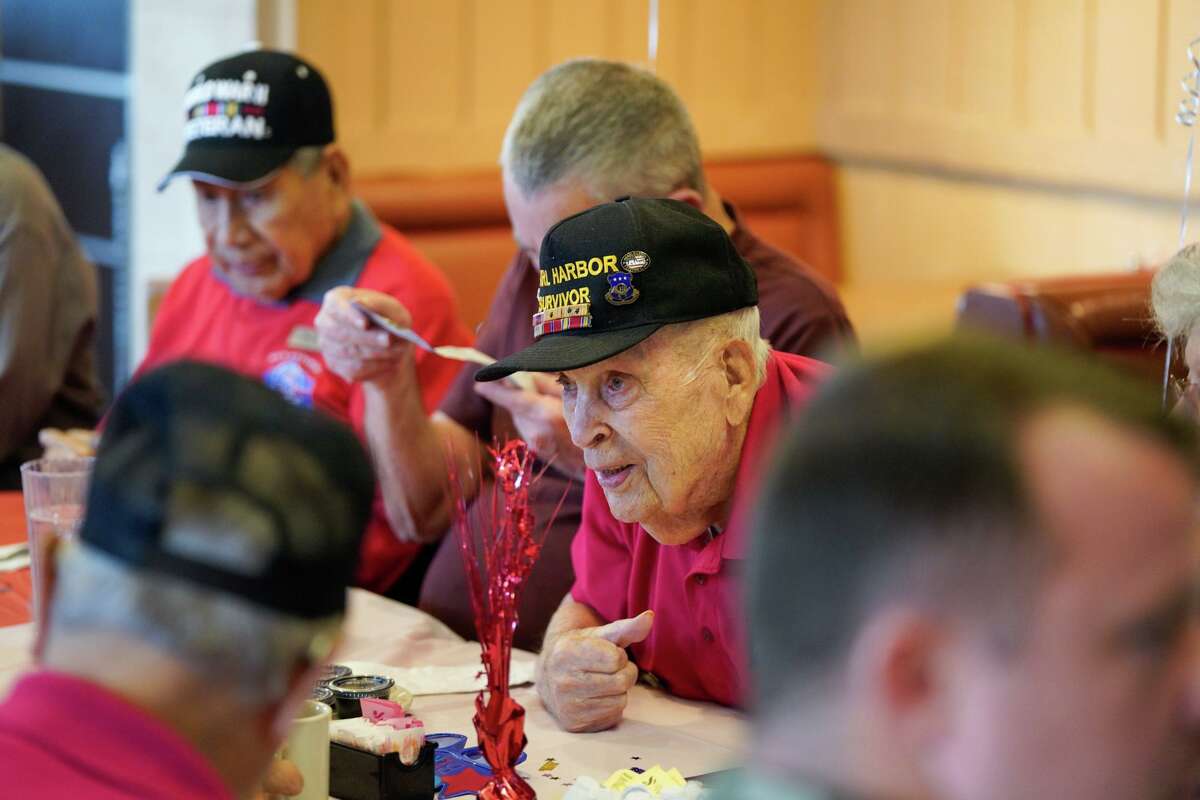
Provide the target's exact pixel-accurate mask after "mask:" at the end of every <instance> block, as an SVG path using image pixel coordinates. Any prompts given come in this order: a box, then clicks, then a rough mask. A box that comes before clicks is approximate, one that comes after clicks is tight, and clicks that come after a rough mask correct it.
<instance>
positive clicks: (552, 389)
mask: <svg viewBox="0 0 1200 800" xmlns="http://www.w3.org/2000/svg"><path fill="white" fill-rule="evenodd" d="M527 374H528V375H529V377H531V378H532V379H533V385H534V387H535V391H526V390H524V389H521V388H519V387H517V386H516V385H514V384H513V383H512V382H510V381H507V380H503V381H489V382H487V383H477V384H475V391H476V392H478V393H479V394H480V395H482V396H484V397H486V398H487V399H488V400H490V401H491V402H493V403H495V404H496V405H498V406H500V407H502V408H504V409H506V410H507V411H508V413H509V414H510V415H512V420H513V425H515V426H516V428H517V433H518V434H519V435H520V436H521V438H522V439H524V440H525V443H526V444H528V445H529V446H530V447H531V448H532V449H533V452H534V453H536V454H537V457H538V458H540V459H541V460H542V461H545V462H547V463H549V464H552V465H553V466H554V467H555V468H556V469H558V470H560V471H561V472H563V473H565V474H567V475H570V476H571V477H573V478H578V479H580V480H582V479H583V476H584V473H585V467H584V464H583V451H582V450H580V449H579V448H578V447H576V446H575V443H574V442H572V441H571V432H570V431H569V430H568V429H567V421H566V420H565V419H564V418H563V411H562V386H560V385H559V384H558V382H557V381H555V380H554V379H553V378H551V377H550V376H548V375H543V374H541V373H537V372H531V373H527Z"/></svg>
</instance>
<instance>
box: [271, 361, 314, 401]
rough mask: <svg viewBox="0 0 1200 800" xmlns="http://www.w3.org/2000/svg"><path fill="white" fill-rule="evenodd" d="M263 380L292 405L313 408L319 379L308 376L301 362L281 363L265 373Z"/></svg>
mask: <svg viewBox="0 0 1200 800" xmlns="http://www.w3.org/2000/svg"><path fill="white" fill-rule="evenodd" d="M262 380H263V384H264V385H265V386H266V387H267V388H268V389H272V390H274V391H276V392H279V394H281V395H282V396H283V399H284V400H287V401H288V402H289V403H291V404H292V405H294V406H300V407H301V408H312V405H313V390H315V389H316V388H317V379H316V378H314V377H313V376H312V375H310V374H308V372H307V371H306V370H305V369H304V367H303V366H302V365H301V364H300V362H299V361H297V360H291V359H289V360H287V361H280V362H279V363H278V364H276V365H275V366H273V367H271V368H270V369H268V370H267V371H266V372H264V373H263V376H262Z"/></svg>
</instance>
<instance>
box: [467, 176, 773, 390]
mask: <svg viewBox="0 0 1200 800" xmlns="http://www.w3.org/2000/svg"><path fill="white" fill-rule="evenodd" d="M540 264H541V270H540V274H539V276H538V313H536V314H534V316H533V320H532V325H533V336H534V339H535V340H536V341H535V342H534V343H533V344H532V345H530V346H529V347H526V348H525V349H524V350H522V351H520V352H519V353H516V354H514V355H512V356H509V357H508V358H505V359H502V360H500V361H497V362H496V363H495V364H491V365H489V366H486V367H484V368H483V369H481V370H479V371H478V372H477V373H475V380H477V381H494V380H498V379H500V378H503V377H506V376H508V375H511V374H512V373H514V372H519V371H522V370H525V371H530V372H560V371H562V370H568V369H578V368H579V367H586V366H588V365H589V364H595V363H596V362H597V361H603V360H604V359H606V358H610V357H612V356H615V355H617V354H618V353H621V352H623V351H625V350H628V349H629V348H631V347H633V346H634V345H636V344H638V343H639V342H641V341H643V340H645V339H647V338H648V337H649V336H650V335H651V334H653V333H654V332H655V331H657V330H658V329H659V328H661V327H662V326H664V325H668V324H671V323H675V322H689V321H691V320H697V319H704V318H705V317H715V316H717V315H718V314H726V313H728V312H730V311H737V310H738V309H740V308H746V307H748V306H753V305H757V304H758V284H757V282H756V281H755V279H754V273H753V272H752V271H751V270H750V267H749V266H748V265H747V264H746V262H745V260H743V259H742V257H741V255H739V254H738V252H737V250H736V249H734V246H733V242H732V241H730V239H729V236H728V235H727V234H726V233H725V231H724V229H722V228H721V226H720V225H718V224H717V223H716V222H715V221H713V220H712V219H710V218H709V217H707V216H705V215H704V214H703V213H701V212H700V211H698V210H696V209H695V208H693V207H692V206H690V205H688V204H687V203H682V202H680V201H678V200H662V199H647V198H625V199H622V200H618V201H616V202H615V203H605V204H604V205H600V206H596V207H595V208H591V209H588V210H587V211H584V212H581V213H579V214H576V215H574V216H571V217H567V218H566V219H564V220H562V221H561V222H559V223H558V224H556V225H555V226H554V227H552V228H551V229H550V230H549V231H548V232H547V233H546V237H545V238H544V239H543V240H542V250H541V255H540Z"/></svg>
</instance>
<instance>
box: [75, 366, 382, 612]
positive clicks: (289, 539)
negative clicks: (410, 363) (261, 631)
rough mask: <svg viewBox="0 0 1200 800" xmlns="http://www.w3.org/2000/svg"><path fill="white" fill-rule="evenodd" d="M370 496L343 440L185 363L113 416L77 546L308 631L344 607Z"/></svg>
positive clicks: (363, 465)
mask: <svg viewBox="0 0 1200 800" xmlns="http://www.w3.org/2000/svg"><path fill="white" fill-rule="evenodd" d="M374 493H375V478H374V474H373V472H372V469H371V464H370V461H369V459H368V458H367V455H366V453H365V452H364V450H363V447H362V444H361V443H360V442H359V440H358V437H357V436H355V434H354V432H353V431H351V430H350V429H349V428H347V427H346V426H344V425H343V424H341V423H340V422H337V421H335V420H334V419H332V418H331V417H326V416H324V415H322V414H320V413H318V412H315V411H311V410H308V409H304V408H299V407H296V406H293V405H291V404H290V403H288V402H287V401H285V400H284V399H283V398H281V397H280V396H279V395H278V394H276V393H275V392H273V391H271V390H270V389H267V388H266V387H265V386H263V385H262V384H260V383H258V382H257V381H253V380H250V379H249V378H245V377H242V376H240V375H236V374H234V373H232V372H229V371H228V370H225V369H222V368H220V367H215V366H212V365H208V364H200V363H196V362H186V361H181V362H176V363H174V364H170V365H168V366H166V367H163V368H161V369H158V370H155V371H153V372H150V373H147V374H146V375H145V376H144V377H143V378H141V379H140V380H138V381H136V382H134V383H133V384H131V385H130V386H129V387H128V388H127V389H125V391H124V392H123V393H122V394H121V395H120V397H119V398H118V399H117V402H116V403H115V404H114V406H113V409H112V411H111V412H110V413H109V416H108V423H107V425H106V427H105V429H104V435H103V437H102V438H101V440H100V446H99V448H98V451H97V454H96V462H95V466H94V467H93V471H92V480H91V486H90V488H89V491H88V503H87V513H86V517H85V518H84V522H83V526H82V529H81V531H80V540H81V542H82V543H83V544H84V545H86V546H89V547H93V548H96V549H97V550H100V551H103V552H104V553H106V554H107V555H109V556H110V557H112V558H115V559H117V560H118V561H121V562H124V563H125V564H127V565H128V566H129V567H130V568H131V569H132V570H134V571H136V572H146V573H155V574H159V575H165V576H170V577H172V578H176V579H178V580H181V581H185V582H189V583H193V584H196V585H199V586H202V587H205V588H208V589H211V590H213V591H216V592H220V593H222V594H227V595H232V596H236V597H238V598H240V599H243V600H245V601H247V602H249V603H253V604H255V605H258V606H260V607H263V608H267V609H270V610H273V611H277V612H280V613H282V614H285V615H287V616H291V617H299V618H306V619H315V618H318V617H323V616H328V615H331V614H336V613H339V612H341V611H343V610H344V608H345V605H346V587H347V586H348V585H349V584H350V582H351V580H352V578H353V573H354V568H355V566H356V565H357V563H358V552H359V543H360V541H361V539H362V535H363V531H364V530H365V527H366V524H367V520H368V519H369V517H370V513H371V503H372V500H373V498H374Z"/></svg>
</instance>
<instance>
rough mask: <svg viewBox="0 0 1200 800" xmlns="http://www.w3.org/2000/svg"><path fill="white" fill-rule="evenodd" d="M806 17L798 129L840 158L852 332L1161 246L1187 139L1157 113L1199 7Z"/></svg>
mask: <svg viewBox="0 0 1200 800" xmlns="http://www.w3.org/2000/svg"><path fill="white" fill-rule="evenodd" d="M822 13H823V20H822V26H823V27H822V30H823V35H822V37H821V38H822V41H823V42H825V44H826V47H825V48H824V49H823V51H822V53H823V55H822V58H821V69H822V77H821V97H820V106H819V108H820V110H819V112H818V114H817V129H818V133H817V139H818V142H819V144H820V147H821V149H822V150H823V151H825V152H827V153H830V154H831V155H834V156H835V157H837V158H838V159H839V160H841V161H842V168H841V170H840V182H841V204H842V211H843V236H844V243H843V246H844V248H845V265H846V273H847V275H848V277H849V281H850V285H849V286H848V287H847V288H846V293H847V299H848V303H849V305H850V308H851V313H852V314H854V315H855V316H856V317H857V318H858V320H859V321H860V325H861V326H863V327H864V328H866V329H867V332H868V338H873V339H881V338H886V336H887V335H890V334H892V333H894V332H897V331H904V330H907V329H911V328H914V327H929V326H933V327H938V326H945V325H946V324H948V322H949V320H950V319H951V316H952V311H953V306H952V300H953V297H954V296H955V295H956V294H957V290H958V287H959V285H960V284H962V283H964V282H970V281H978V280H990V279H997V280H998V279H1004V278H1011V277H1018V276H1028V275H1045V274H1061V273H1071V272H1086V271H1102V270H1115V269H1123V268H1130V267H1133V266H1135V265H1137V264H1142V263H1147V262H1156V261H1159V260H1161V259H1163V258H1164V257H1165V256H1167V255H1169V254H1170V253H1171V252H1172V251H1173V250H1174V249H1175V246H1176V242H1177V235H1178V234H1177V226H1178V219H1179V216H1178V200H1179V197H1180V194H1181V191H1182V186H1183V165H1184V154H1185V151H1186V147H1187V144H1186V142H1187V133H1188V132H1187V130H1186V129H1184V128H1182V127H1181V126H1179V125H1177V124H1176V123H1175V122H1174V120H1173V116H1174V113H1175V109H1176V106H1177V104H1178V102H1179V101H1180V100H1181V99H1182V97H1183V92H1182V90H1181V89H1180V87H1179V80H1180V78H1181V77H1182V75H1183V74H1184V73H1185V72H1186V71H1187V67H1188V64H1187V60H1186V55H1185V53H1186V47H1187V43H1188V40H1189V39H1190V38H1191V37H1192V36H1195V35H1200V3H1196V2H1194V0H905V1H904V2H900V0H831V2H827V3H825V4H824V5H823V8H822ZM1195 227H1200V225H1198V226H1195ZM889 284H890V286H889ZM896 298H899V301H897V300H896Z"/></svg>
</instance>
